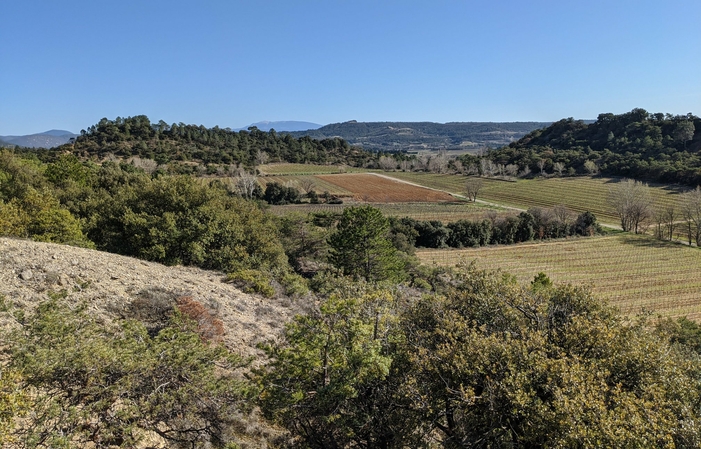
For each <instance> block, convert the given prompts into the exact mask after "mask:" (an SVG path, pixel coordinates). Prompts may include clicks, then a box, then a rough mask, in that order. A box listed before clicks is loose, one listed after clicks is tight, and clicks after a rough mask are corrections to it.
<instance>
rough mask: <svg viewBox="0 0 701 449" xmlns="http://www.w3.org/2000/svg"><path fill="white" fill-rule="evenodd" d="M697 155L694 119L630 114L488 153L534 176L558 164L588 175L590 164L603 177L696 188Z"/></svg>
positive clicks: (699, 128) (532, 136) (700, 138)
mask: <svg viewBox="0 0 701 449" xmlns="http://www.w3.org/2000/svg"><path fill="white" fill-rule="evenodd" d="M700 150H701V119H700V118H699V117H697V116H695V115H692V114H687V115H677V116H673V115H670V114H662V113H656V114H652V113H649V112H647V111H646V110H644V109H633V110H632V111H630V112H627V113H625V114H619V115H615V114H610V113H607V114H599V117H598V118H597V120H596V122H594V123H591V124H586V123H584V122H582V121H580V120H574V119H572V118H568V119H563V120H560V121H558V122H556V123H553V124H552V125H550V126H549V127H547V128H545V129H538V130H535V131H532V132H531V133H529V134H528V135H526V136H524V137H523V138H522V139H520V140H519V141H517V142H513V143H511V144H509V145H508V146H507V147H504V148H500V149H498V150H494V151H492V152H491V153H490V154H489V158H490V159H491V160H492V161H494V162H496V163H499V164H515V165H518V166H520V167H521V168H524V167H528V168H529V169H530V170H531V171H533V172H538V171H541V172H542V171H543V170H545V171H548V172H552V170H553V167H554V166H555V164H556V163H561V164H563V165H564V167H565V168H568V169H570V168H571V169H573V170H574V171H576V172H579V173H586V172H587V171H590V170H589V169H587V168H585V163H586V162H587V161H591V162H593V163H594V164H596V166H598V169H599V170H600V171H601V173H602V174H606V175H613V176H626V177H631V178H636V179H646V180H650V181H659V182H672V183H682V184H689V185H697V184H699V183H701V157H700V156H699V151H700ZM591 162H590V164H591ZM539 163H540V164H543V166H542V167H541V166H540V165H539ZM591 167H593V166H591Z"/></svg>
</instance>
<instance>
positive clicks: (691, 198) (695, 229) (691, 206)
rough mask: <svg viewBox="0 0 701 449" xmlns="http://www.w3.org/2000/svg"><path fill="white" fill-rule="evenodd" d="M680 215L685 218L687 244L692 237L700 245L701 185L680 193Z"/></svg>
mask: <svg viewBox="0 0 701 449" xmlns="http://www.w3.org/2000/svg"><path fill="white" fill-rule="evenodd" d="M682 216H683V217H684V220H686V226H687V236H688V237H689V245H691V240H692V238H693V239H694V241H695V242H696V246H701V187H696V189H694V190H690V191H688V192H685V193H682Z"/></svg>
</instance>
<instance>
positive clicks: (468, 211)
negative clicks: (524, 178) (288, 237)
mask: <svg viewBox="0 0 701 449" xmlns="http://www.w3.org/2000/svg"><path fill="white" fill-rule="evenodd" d="M353 205H356V204H354V203H348V202H347V203H345V204H290V205H285V206H271V207H270V211H271V212H272V213H274V214H276V215H285V214H287V213H290V212H298V213H302V214H308V213H311V212H342V211H343V209H344V208H346V207H348V206H353ZM373 206H374V207H376V208H378V209H380V210H381V211H382V213H383V214H385V215H386V216H394V217H411V218H414V219H416V220H440V221H442V222H443V223H449V222H453V221H457V220H482V219H483V218H485V214H486V212H487V211H489V210H495V211H497V215H513V214H514V212H513V211H508V210H504V209H498V208H493V207H489V206H485V205H481V204H473V203H467V202H461V203H373Z"/></svg>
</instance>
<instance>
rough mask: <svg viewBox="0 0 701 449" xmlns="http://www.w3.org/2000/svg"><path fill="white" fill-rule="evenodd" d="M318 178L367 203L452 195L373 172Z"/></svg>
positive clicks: (442, 198) (435, 199) (436, 199)
mask: <svg viewBox="0 0 701 449" xmlns="http://www.w3.org/2000/svg"><path fill="white" fill-rule="evenodd" d="M316 177H317V178H319V179H321V180H323V181H327V182H330V183H332V184H335V185H336V186H338V187H340V188H342V189H345V190H348V191H350V192H352V193H353V198H354V199H355V200H356V201H362V202H366V203H402V202H450V201H455V198H453V197H452V196H451V195H449V194H447V193H444V192H438V191H435V190H431V189H427V188H423V187H418V186H412V185H409V184H406V183H403V182H399V181H394V180H392V179H388V178H385V177H382V176H377V175H374V174H371V173H351V174H342V175H318V176H316Z"/></svg>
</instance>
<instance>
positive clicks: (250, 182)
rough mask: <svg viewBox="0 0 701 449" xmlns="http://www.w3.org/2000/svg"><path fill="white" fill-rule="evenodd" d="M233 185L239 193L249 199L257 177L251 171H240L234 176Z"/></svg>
mask: <svg viewBox="0 0 701 449" xmlns="http://www.w3.org/2000/svg"><path fill="white" fill-rule="evenodd" d="M234 185H235V187H236V191H237V192H238V194H239V195H241V196H242V197H244V198H246V199H249V200H250V199H252V198H253V193H254V192H255V191H256V187H257V186H258V177H257V176H256V175H254V174H253V173H248V172H245V171H244V172H240V173H239V174H238V175H237V176H236V178H235V184H234Z"/></svg>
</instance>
